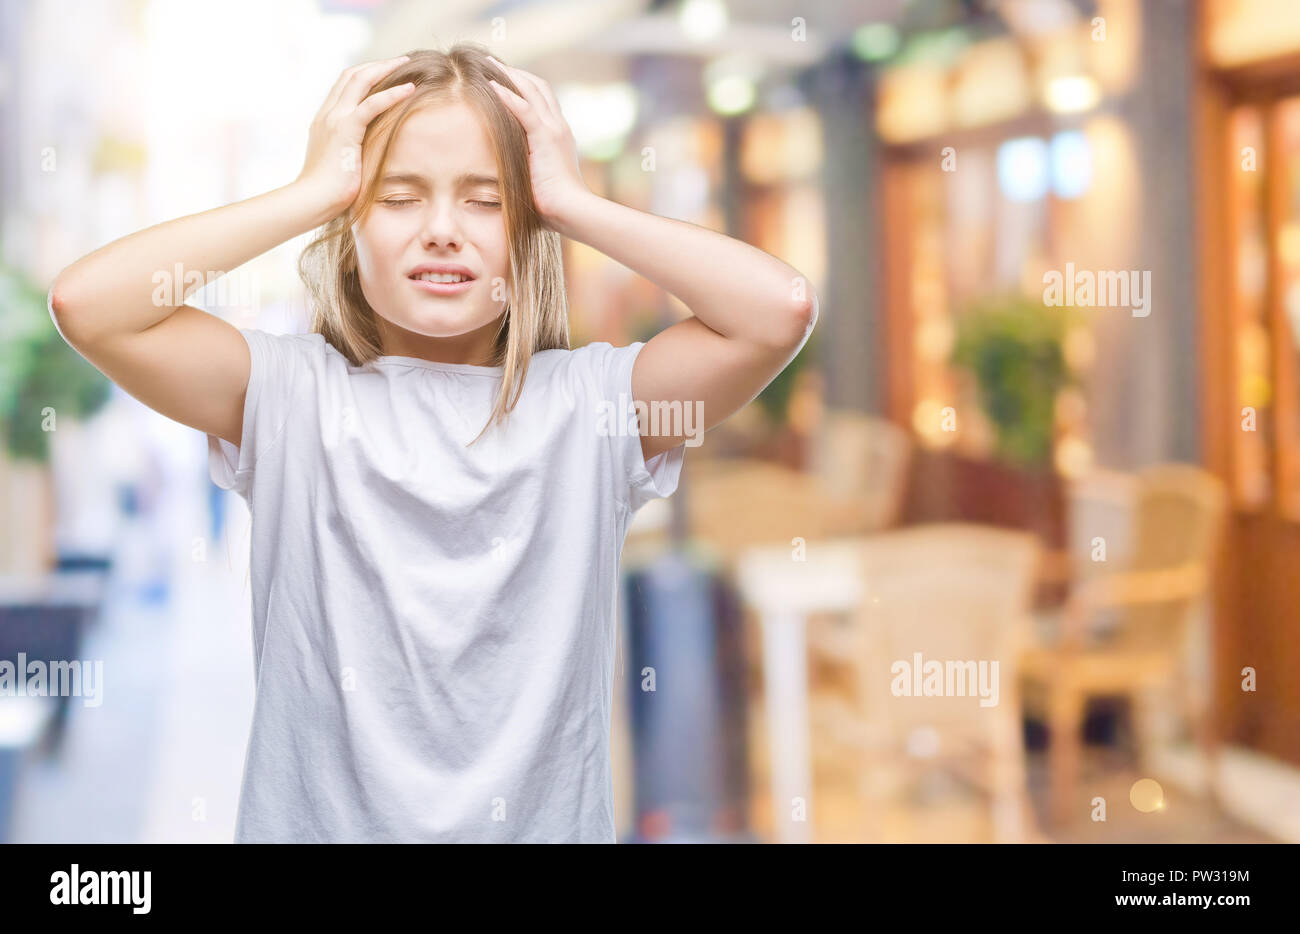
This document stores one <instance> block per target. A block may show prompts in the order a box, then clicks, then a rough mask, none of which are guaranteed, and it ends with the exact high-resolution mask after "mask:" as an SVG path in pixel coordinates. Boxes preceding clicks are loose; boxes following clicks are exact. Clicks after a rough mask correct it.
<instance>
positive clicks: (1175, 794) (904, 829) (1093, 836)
mask: <svg viewBox="0 0 1300 934" xmlns="http://www.w3.org/2000/svg"><path fill="white" fill-rule="evenodd" d="M1116 759H1117V757H1116V756H1114V755H1107V754H1106V753H1105V752H1104V751H1102V750H1096V749H1088V750H1087V751H1086V753H1085V761H1084V776H1083V778H1082V780H1081V782H1080V785H1081V787H1083V788H1085V789H1086V790H1087V794H1088V799H1089V800H1091V798H1092V797H1094V796H1097V795H1100V796H1102V797H1104V798H1105V799H1106V802H1107V809H1106V820H1105V821H1104V822H1101V821H1093V820H1091V819H1090V815H1089V813H1088V812H1087V811H1086V810H1085V811H1084V813H1083V814H1082V816H1081V818H1080V819H1079V820H1077V821H1075V822H1074V823H1072V824H1071V825H1069V826H1067V827H1061V828H1056V827H1052V826H1050V824H1048V823H1047V820H1046V815H1047V769H1046V762H1045V761H1044V758H1043V756H1041V755H1031V756H1030V757H1029V787H1030V797H1031V801H1032V804H1033V808H1034V811H1035V817H1036V819H1037V822H1038V826H1037V827H1036V828H1034V829H1033V830H1031V833H1030V835H1029V840H1028V841H1027V842H1042V843H1276V842H1278V841H1277V840H1276V839H1275V838H1273V837H1269V836H1266V835H1264V834H1261V833H1259V832H1258V831H1256V830H1254V829H1252V828H1250V827H1248V826H1246V825H1245V824H1243V823H1241V822H1240V821H1238V820H1235V819H1233V818H1232V817H1231V816H1230V815H1228V814H1226V813H1224V811H1223V810H1222V809H1220V808H1218V807H1216V806H1214V805H1213V804H1211V803H1209V802H1207V801H1204V800H1202V799H1201V798H1199V797H1197V796H1196V795H1193V794H1189V793H1186V792H1182V791H1180V790H1179V789H1178V787H1177V786H1175V785H1173V784H1171V783H1168V782H1165V783H1162V787H1163V789H1164V800H1165V807H1164V808H1163V809H1161V810H1159V811H1155V812H1151V813H1143V812H1141V811H1138V810H1137V809H1136V808H1135V807H1133V805H1132V804H1131V803H1130V801H1129V790H1130V788H1131V786H1132V784H1133V782H1135V781H1137V780H1138V778H1140V777H1142V776H1139V775H1137V774H1136V773H1135V772H1133V771H1132V770H1131V769H1129V768H1127V767H1126V766H1125V764H1124V763H1123V762H1122V761H1116ZM814 794H815V797H814V807H813V815H814V816H813V825H814V828H813V842H815V843H860V842H868V841H875V842H887V843H987V842H991V841H992V839H993V831H992V826H991V823H990V818H989V812H988V808H987V807H986V806H984V804H983V801H982V799H981V798H980V797H979V796H978V795H975V794H972V793H970V792H968V791H966V790H965V789H963V788H961V787H960V786H957V785H956V784H951V785H949V786H948V787H947V788H946V790H944V789H939V790H937V791H936V792H935V794H934V795H933V796H932V797H931V800H929V801H927V802H926V803H924V804H921V803H919V802H917V801H913V802H912V803H910V804H908V803H899V804H896V805H895V806H894V807H891V808H890V809H888V810H887V811H886V812H885V813H884V814H883V815H882V816H881V819H880V821H879V826H878V830H877V831H876V832H877V833H878V836H875V837H873V836H872V835H871V833H872V832H871V831H870V830H869V828H868V824H867V822H866V821H867V813H866V811H865V808H864V806H863V803H862V800H861V797H860V796H859V795H858V794H857V792H856V791H855V790H854V789H853V788H851V787H848V783H846V782H842V781H841V782H830V781H820V782H818V785H817V788H816V791H815V793H814ZM750 814H751V820H752V822H753V826H754V830H755V832H756V833H758V834H759V835H760V836H761V837H762V838H763V839H772V833H771V829H772V815H771V809H770V804H769V801H768V798H767V794H766V789H765V788H763V787H761V786H760V787H759V788H758V790H757V792H756V794H755V795H754V797H753V800H752V802H751V808H750Z"/></svg>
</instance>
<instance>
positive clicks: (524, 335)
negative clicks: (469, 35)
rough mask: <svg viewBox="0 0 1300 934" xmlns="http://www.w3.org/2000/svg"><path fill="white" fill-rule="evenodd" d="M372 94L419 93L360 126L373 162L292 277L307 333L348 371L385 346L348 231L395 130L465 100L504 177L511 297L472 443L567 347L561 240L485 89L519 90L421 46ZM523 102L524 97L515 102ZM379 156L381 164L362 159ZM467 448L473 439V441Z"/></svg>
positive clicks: (478, 57) (469, 54)
mask: <svg viewBox="0 0 1300 934" xmlns="http://www.w3.org/2000/svg"><path fill="white" fill-rule="evenodd" d="M407 54H408V55H409V56H410V61H408V62H406V63H404V64H403V65H401V66H400V67H399V68H397V70H395V71H393V72H392V73H391V74H389V75H388V76H387V77H386V78H385V79H384V80H383V81H381V82H379V83H378V84H376V85H375V86H374V88H373V89H372V90H371V93H376V92H379V91H383V90H385V89H387V88H391V87H396V86H397V85H399V84H405V83H407V82H408V81H410V82H414V84H415V89H414V90H413V91H412V92H411V94H410V96H409V97H407V98H406V99H405V100H403V101H401V102H400V103H398V104H396V105H394V106H393V107H390V108H389V109H388V110H385V111H384V112H383V113H381V114H380V115H379V116H377V117H376V118H375V119H374V120H372V121H371V123H370V125H369V126H368V127H367V128H366V133H365V136H364V137H363V139H362V142H361V147H362V164H363V165H367V164H369V165H373V166H374V170H373V172H371V173H370V174H369V177H367V178H363V179H362V182H361V192H360V193H359V194H358V196H357V198H356V200H355V201H354V202H353V203H352V205H351V207H349V208H348V209H347V210H346V211H344V212H343V213H342V214H340V215H339V216H338V217H336V218H334V219H333V220H331V221H329V222H328V223H326V224H325V225H324V226H323V227H321V228H320V230H319V231H318V232H317V235H316V237H315V238H314V239H313V240H312V241H311V242H310V243H309V244H308V245H307V246H306V248H305V249H304V250H303V252H302V255H301V256H300V257H299V260H298V273H299V275H300V276H301V278H302V281H303V283H304V284H305V285H306V286H307V291H308V294H309V296H310V298H311V301H312V304H313V306H314V307H313V313H312V325H311V330H312V333H315V334H320V335H322V336H324V338H325V340H326V341H327V342H328V343H329V344H331V345H332V346H333V347H334V348H335V349H337V350H338V351H339V352H340V353H342V354H343V355H344V356H345V357H347V358H348V360H349V361H350V362H351V363H352V365H353V366H361V365H363V364H365V363H366V362H367V361H369V360H372V359H374V358H375V357H377V356H380V355H381V354H382V353H383V348H382V344H381V340H380V335H379V328H378V325H377V323H376V321H375V312H374V309H372V308H371V307H370V305H369V303H368V302H367V301H366V298H365V296H364V295H363V294H362V292H361V279H360V276H359V274H358V271H357V251H356V241H355V239H354V238H353V236H352V225H353V224H354V223H355V222H357V221H358V220H360V219H362V218H363V217H365V215H366V213H367V212H368V211H369V210H370V207H371V206H372V205H373V204H374V202H375V193H376V191H377V189H378V187H379V179H380V178H382V177H383V169H384V164H385V163H386V162H387V160H388V152H389V149H390V148H391V146H392V142H393V140H394V139H396V138H397V132H398V130H400V129H401V127H402V125H403V124H404V123H405V122H406V120H407V118H408V117H409V116H410V115H411V114H412V113H413V112H414V111H416V110H417V109H419V108H420V107H423V106H426V105H428V104H430V103H446V102H451V101H462V102H464V103H466V104H468V105H469V106H470V107H471V108H473V109H475V110H476V111H477V112H478V113H479V115H480V117H481V118H482V119H483V121H484V124H485V126H486V127H487V129H488V137H489V139H490V140H491V144H492V148H493V150H494V152H495V155H496V159H497V171H498V173H499V176H500V179H501V199H502V200H501V203H502V214H503V219H504V221H505V229H506V240H507V242H508V243H509V256H510V269H509V273H508V275H509V282H508V287H509V298H508V301H507V302H506V306H505V309H504V311H503V313H502V315H501V326H500V328H499V329H498V331H497V339H496V344H495V347H494V349H493V353H492V357H491V360H490V362H489V365H490V366H500V367H502V368H503V369H502V379H501V388H500V391H499V392H498V394H497V399H496V403H495V405H494V406H493V409H492V413H491V415H490V416H489V418H488V422H487V424H486V425H484V426H483V430H482V431H480V432H479V434H478V436H477V437H476V438H475V439H474V441H477V440H478V439H479V438H481V437H482V436H483V432H485V431H487V429H488V428H489V427H491V426H492V425H493V424H494V423H496V422H499V421H502V420H504V419H505V418H506V416H507V415H508V414H509V413H510V411H511V410H512V409H513V408H514V406H515V403H516V402H517V401H518V399H519V394H520V393H521V392H522V391H523V385H524V377H525V376H526V375H527V373H528V365H529V361H530V360H531V359H532V355H533V354H534V353H536V352H537V351H539V350H551V349H556V348H558V349H562V350H567V349H568V348H569V308H568V296H567V294H566V292H565V287H564V270H563V260H562V254H561V249H560V235H559V234H557V233H555V232H554V231H551V230H548V229H546V228H545V227H544V226H543V225H542V220H541V217H540V216H539V215H538V213H537V208H536V206H535V204H534V202H533V188H532V181H531V177H530V175H529V171H528V138H527V134H526V133H525V132H524V129H523V127H522V126H520V124H519V121H518V120H517V119H516V118H515V116H514V114H512V113H510V111H509V110H507V109H506V107H505V105H504V104H502V103H501V101H500V99H499V98H498V97H497V95H496V93H495V92H494V91H493V90H492V88H491V87H490V86H489V85H488V79H489V78H491V79H493V80H494V81H496V82H497V83H498V84H501V85H504V86H505V87H507V88H509V89H510V90H512V91H514V92H515V93H519V88H518V87H517V86H516V85H515V84H514V82H513V81H511V80H510V78H509V76H508V75H506V74H505V73H504V72H502V71H501V69H499V68H497V67H496V66H495V65H493V64H492V62H491V61H489V60H488V58H487V55H488V51H487V49H486V48H485V47H484V46H482V45H480V44H479V43H475V42H458V43H456V44H455V45H453V46H452V47H451V48H450V49H448V50H447V51H446V52H441V51H437V50H431V49H417V50H415V51H413V52H408V53H407ZM521 96H522V95H521ZM376 151H377V153H378V158H367V157H368V156H370V154H372V153H375V152H376ZM470 443H471V444H473V443H474V442H473V441H471V442H470Z"/></svg>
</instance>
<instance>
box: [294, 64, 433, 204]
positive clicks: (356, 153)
mask: <svg viewBox="0 0 1300 934" xmlns="http://www.w3.org/2000/svg"><path fill="white" fill-rule="evenodd" d="M409 60H410V58H409V56H406V55H403V56H400V57H399V58H390V59H388V60H387V61H383V62H368V63H366V64H363V65H354V66H352V67H351V68H349V69H347V70H346V71H344V72H343V74H341V75H340V76H339V79H338V81H336V82H334V87H333V88H332V89H331V90H330V93H329V96H328V97H326V98H325V103H324V104H323V105H321V109H320V110H319V111H318V112H317V114H316V118H315V119H314V120H312V122H311V132H310V134H309V136H308V138H307V158H306V160H305V161H304V163H303V167H302V171H301V172H300V173H299V174H298V178H297V179H296V181H295V184H297V185H300V186H301V187H303V188H304V189H306V190H309V191H311V192H312V197H313V198H315V199H318V200H319V201H320V203H321V205H322V208H324V209H326V210H327V211H328V213H329V216H330V217H331V218H332V217H336V216H338V215H339V214H341V213H342V212H343V211H344V210H345V209H346V208H347V207H348V206H349V205H350V204H352V202H353V201H354V200H355V199H356V197H357V194H358V193H359V192H360V191H361V139H362V137H363V136H364V135H365V132H366V127H367V126H368V125H369V124H370V121H371V120H373V119H374V118H375V117H376V116H378V115H379V114H380V113H382V112H383V111H385V110H387V109H388V108H389V107H391V106H392V105H393V104H395V103H397V102H398V101H399V100H402V99H403V98H404V97H406V96H407V95H408V94H410V93H411V91H412V90H414V89H415V85H414V84H411V83H409V82H408V83H407V84H402V85H398V86H397V87H395V88H389V89H388V90H386V91H380V92H379V93H378V94H372V95H370V96H369V97H367V96H366V95H367V94H369V93H370V89H371V88H372V87H374V85H375V84H376V83H377V82H379V81H380V80H381V79H382V78H383V77H384V76H385V75H387V74H389V73H390V72H392V71H393V69H395V68H397V67H398V66H400V65H402V64H403V63H405V62H407V61H409Z"/></svg>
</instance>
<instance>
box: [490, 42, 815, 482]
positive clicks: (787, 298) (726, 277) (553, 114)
mask: <svg viewBox="0 0 1300 934" xmlns="http://www.w3.org/2000/svg"><path fill="white" fill-rule="evenodd" d="M493 61H494V62H495V61H496V60H495V59H493ZM497 64H498V65H499V66H500V67H501V69H502V71H503V72H504V73H505V74H506V75H507V76H508V77H509V78H510V79H511V80H512V81H513V83H514V84H515V86H516V87H518V88H519V89H520V91H521V92H522V96H520V95H518V94H515V93H513V92H512V91H510V90H508V89H506V88H504V87H502V86H501V85H496V90H497V93H498V94H499V96H500V97H501V99H502V101H503V102H504V103H505V104H506V106H507V107H509V108H510V110H511V111H512V112H513V113H514V114H515V116H516V117H517V118H518V119H519V121H520V122H521V123H522V124H523V126H524V129H525V130H526V131H527V133H528V139H529V150H530V152H529V164H530V174H531V176H532V181H533V197H534V200H535V201H536V202H537V207H538V211H539V212H540V213H541V214H542V216H543V218H545V219H546V221H547V223H548V225H549V226H551V227H552V228H553V229H555V230H557V231H558V232H560V233H561V234H564V235H565V236H568V237H571V238H572V239H575V240H579V241H581V242H583V243H586V244H587V245H589V246H591V247H593V248H595V249H597V250H600V251H601V252H602V253H604V254H605V255H607V256H609V257H610V258H611V259H614V260H616V261H618V262H620V263H622V264H623V265H624V266H627V267H628V268H629V269H631V270H632V271H634V272H636V273H638V274H640V275H642V276H644V277H645V278H647V279H649V280H650V281H651V282H653V283H655V285H658V286H659V287H660V288H662V289H664V290H666V291H668V292H669V293H671V294H673V295H675V296H676V297H677V298H679V299H681V301H682V302H683V303H684V304H685V305H686V306H687V307H688V308H689V309H690V310H691V313H692V316H691V317H690V318H687V319H686V320H685V321H680V322H678V323H677V324H674V325H672V326H671V327H669V328H666V329H664V330H663V331H662V332H660V333H659V334H657V335H655V337H654V338H652V339H651V340H650V341H648V342H647V343H646V346H645V347H644V348H643V349H642V351H641V353H640V354H639V355H638V357H637V361H636V366H635V367H634V369H633V371H632V390H633V394H634V395H635V397H636V399H637V400H639V401H645V402H647V403H651V402H668V403H672V402H680V403H681V404H682V405H683V406H686V405H693V404H695V403H697V402H698V403H699V404H700V406H701V410H702V414H703V417H704V427H705V428H712V427H713V426H714V425H717V424H718V423H719V422H722V421H723V420H724V419H726V418H728V417H729V416H731V415H732V414H733V413H735V412H736V411H737V410H739V409H740V408H741V407H743V406H744V405H746V404H748V403H749V402H750V401H752V400H753V399H754V397H755V396H757V395H758V394H759V392H761V391H762V390H763V388H764V387H765V386H767V384H768V383H770V382H771V381H772V380H773V379H774V378H775V377H776V375H777V374H778V373H780V372H781V371H782V370H783V369H785V367H786V365H787V364H789V362H790V360H791V359H793V357H794V355H795V354H796V353H798V352H799V349H800V348H801V347H802V346H803V344H804V342H805V341H806V340H807V338H808V335H809V334H810V333H811V331H812V328H813V326H814V324H815V323H816V318H817V297H816V294H815V292H814V291H813V289H812V286H811V285H810V284H809V283H808V282H807V280H806V279H804V277H803V276H801V275H800V274H799V272H798V271H797V270H795V269H793V268H792V267H791V266H789V265H787V264H786V263H784V262H782V261H781V260H779V259H777V258H775V257H773V256H771V255H769V254H767V253H765V252H763V251H762V250H759V249H757V248H756V247H752V246H750V245H748V244H746V243H742V242H740V241H738V240H734V239H731V238H729V237H725V236H723V235H722V234H719V233H716V232H714V231H711V230H707V229H705V228H703V227H698V226H696V225H694V224H688V223H685V222H682V221H677V220H671V219H669V218H664V217H657V216H655V215H652V214H646V213H643V212H641V211H637V210H635V209H633V208H629V207H625V206H623V205H620V204H617V203H615V202H612V201H609V200H606V199H604V198H600V197H598V196H596V195H595V194H593V193H592V192H591V191H590V190H589V189H588V188H587V187H586V185H585V184H583V182H582V176H581V174H580V173H579V171H578V166H577V151H576V147H575V145H574V143H573V134H572V132H571V131H570V130H569V128H568V125H567V124H566V123H565V122H564V118H563V116H562V115H561V113H560V108H559V104H558V103H557V102H556V101H555V97H554V94H553V93H552V92H551V89H550V87H549V86H548V85H547V84H546V82H545V81H543V80H542V79H541V78H538V77H537V76H536V75H532V74H530V73H529V72H526V71H523V70H521V69H518V68H509V67H507V66H504V65H501V64H500V63H499V62H497ZM684 440H685V435H684V434H678V435H663V436H649V435H643V436H642V439H641V449H642V452H643V454H644V456H645V457H646V458H647V459H648V458H650V457H653V456H654V455H656V454H659V453H661V452H663V451H666V450H668V449H669V448H672V447H674V446H676V445H678V444H681V443H682V442H683V441H684Z"/></svg>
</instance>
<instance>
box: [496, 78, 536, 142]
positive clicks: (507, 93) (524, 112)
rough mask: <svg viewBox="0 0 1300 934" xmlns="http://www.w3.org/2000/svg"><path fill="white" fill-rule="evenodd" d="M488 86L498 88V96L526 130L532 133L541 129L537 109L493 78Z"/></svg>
mask: <svg viewBox="0 0 1300 934" xmlns="http://www.w3.org/2000/svg"><path fill="white" fill-rule="evenodd" d="M488 84H490V85H491V86H492V87H494V88H496V91H497V96H498V97H500V98H501V100H502V101H504V102H505V105H506V107H508V108H509V110H510V112H511V113H513V114H514V115H515V116H516V117H517V118H518V119H519V122H520V123H522V124H523V125H524V129H525V130H527V131H529V132H532V131H534V130H537V129H539V128H540V127H541V123H542V118H541V117H539V116H538V115H537V109H536V108H535V107H533V105H532V104H530V103H529V102H528V101H527V100H526V99H525V98H523V97H520V96H519V95H518V94H516V93H515V92H514V91H512V90H510V89H509V88H508V87H506V86H505V85H504V84H498V83H497V82H496V81H494V80H492V79H491V78H489V79H488Z"/></svg>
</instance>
